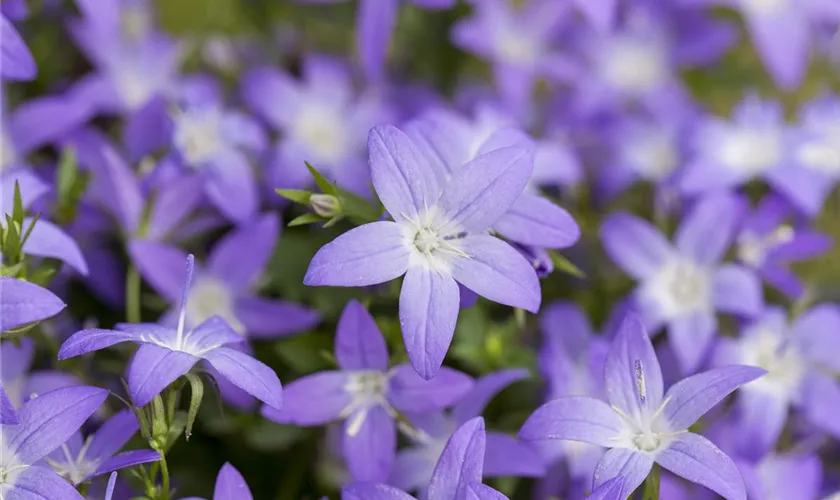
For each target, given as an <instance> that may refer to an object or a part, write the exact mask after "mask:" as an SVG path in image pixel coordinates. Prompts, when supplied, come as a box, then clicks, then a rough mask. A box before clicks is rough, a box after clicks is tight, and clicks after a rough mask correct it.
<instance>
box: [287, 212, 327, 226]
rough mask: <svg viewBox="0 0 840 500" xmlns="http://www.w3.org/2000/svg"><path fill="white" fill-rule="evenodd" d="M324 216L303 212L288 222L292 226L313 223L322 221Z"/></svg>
mask: <svg viewBox="0 0 840 500" xmlns="http://www.w3.org/2000/svg"><path fill="white" fill-rule="evenodd" d="M323 221H324V218H323V217H321V216H320V215H318V214H312V213H310V214H303V215H300V216H298V217H295V218H294V219H292V220H291V221H290V222H289V224H288V225H289V227H294V226H303V225H305V224H314V223H316V222H323Z"/></svg>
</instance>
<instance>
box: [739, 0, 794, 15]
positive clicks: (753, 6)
mask: <svg viewBox="0 0 840 500" xmlns="http://www.w3.org/2000/svg"><path fill="white" fill-rule="evenodd" d="M741 4H742V6H743V8H744V10H746V11H747V12H749V13H750V14H753V15H765V16H766V15H773V14H780V13H782V12H784V11H786V10H787V9H788V7H790V5H791V3H790V0H741Z"/></svg>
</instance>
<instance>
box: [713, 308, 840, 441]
mask: <svg viewBox="0 0 840 500" xmlns="http://www.w3.org/2000/svg"><path fill="white" fill-rule="evenodd" d="M837 332H840V308H838V307H837V306H836V305H833V304H832V305H829V304H823V305H819V306H816V307H814V308H812V309H811V310H809V311H807V312H805V313H803V314H802V315H801V316H799V317H798V318H797V319H796V320H794V321H793V322H792V323H791V324H790V325H789V324H788V322H787V318H786V314H785V312H784V311H783V310H782V309H780V308H768V309H767V311H766V312H765V313H764V314H763V315H762V316H761V317H760V318H758V319H756V321H755V322H753V323H752V324H750V325H748V326H747V327H746V328H745V329H744V331H743V333H742V335H741V337H740V338H738V339H730V338H726V339H721V340H720V345H719V348H718V353H717V356H716V358H715V361H716V364H718V365H725V364H731V363H743V364H750V365H755V366H760V367H762V368H765V369H766V370H767V375H766V376H764V377H762V378H761V379H759V380H756V381H755V382H753V383H750V384H747V385H745V386H744V387H743V389H742V390H741V393H740V397H739V399H738V402H737V405H738V406H737V407H738V409H739V419H740V422H741V426H740V428H741V430H740V431H739V433H738V435H737V436H736V439H735V441H737V442H739V443H742V446H741V453H742V454H745V455H750V456H753V457H755V456H761V455H763V454H764V453H765V452H767V451H768V450H772V449H773V446H774V445H775V443H776V440H777V438H778V437H779V434H780V433H781V431H782V428H783V427H784V425H785V422H786V421H787V419H788V409H789V408H790V407H791V406H794V407H796V408H798V409H800V410H801V411H802V412H803V413H804V414H805V415H806V416H807V417H808V419H809V420H810V422H811V423H812V424H813V425H815V426H816V427H818V428H820V429H823V430H825V431H826V432H829V433H832V434H833V435H835V436H840V424H838V420H837V418H835V417H836V414H837V408H840V384H838V383H837V381H836V380H834V378H833V377H832V376H831V375H829V373H832V372H837V371H840V363H838V361H837V356H836V355H835V354H836V353H837V352H838V351H837V349H840V336H838V335H837Z"/></svg>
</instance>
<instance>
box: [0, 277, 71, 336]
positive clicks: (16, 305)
mask: <svg viewBox="0 0 840 500" xmlns="http://www.w3.org/2000/svg"><path fill="white" fill-rule="evenodd" d="M0 291H2V297H0V332H5V331H8V330H11V329H13V328H16V327H18V326H22V325H25V324H27V323H32V322H34V321H41V320H44V319H47V318H50V317H52V316H55V315H56V314H58V313H59V312H61V311H62V309H64V307H65V304H64V301H62V300H61V299H59V298H58V297H56V296H55V294H54V293H52V292H51V291H49V290H47V289H46V288H42V287H40V286H38V285H36V284H34V283H29V282H28V281H23V280H19V279H15V278H6V277H0Z"/></svg>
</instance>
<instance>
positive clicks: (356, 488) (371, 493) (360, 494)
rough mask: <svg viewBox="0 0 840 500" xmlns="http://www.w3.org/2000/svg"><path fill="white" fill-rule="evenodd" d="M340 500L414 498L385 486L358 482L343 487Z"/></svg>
mask: <svg viewBox="0 0 840 500" xmlns="http://www.w3.org/2000/svg"><path fill="white" fill-rule="evenodd" d="M341 500H414V497H413V496H411V495H409V494H408V493H406V492H404V491H400V490H398V489H397V488H394V487H393V486H388V485H387V484H381V483H370V482H359V483H350V484H348V485H346V486H344V488H342V490H341Z"/></svg>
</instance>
